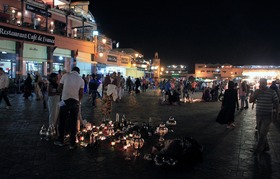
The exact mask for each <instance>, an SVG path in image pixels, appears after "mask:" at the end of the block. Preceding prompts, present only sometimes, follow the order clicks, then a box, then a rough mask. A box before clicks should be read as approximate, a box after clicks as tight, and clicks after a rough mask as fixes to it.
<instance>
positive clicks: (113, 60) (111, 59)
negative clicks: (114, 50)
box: [107, 55, 117, 62]
mask: <svg viewBox="0 0 280 179" xmlns="http://www.w3.org/2000/svg"><path fill="white" fill-rule="evenodd" d="M107 61H108V62H117V57H115V56H111V55H108V58H107Z"/></svg>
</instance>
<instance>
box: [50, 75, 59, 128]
mask: <svg viewBox="0 0 280 179" xmlns="http://www.w3.org/2000/svg"><path fill="white" fill-rule="evenodd" d="M57 77H58V75H57V74H56V73H51V74H50V76H49V83H48V88H47V91H48V97H49V98H48V109H49V126H51V125H54V127H55V128H56V129H57V120H58V115H59V105H58V103H59V100H60V93H59V92H58V91H57V89H58V83H57Z"/></svg>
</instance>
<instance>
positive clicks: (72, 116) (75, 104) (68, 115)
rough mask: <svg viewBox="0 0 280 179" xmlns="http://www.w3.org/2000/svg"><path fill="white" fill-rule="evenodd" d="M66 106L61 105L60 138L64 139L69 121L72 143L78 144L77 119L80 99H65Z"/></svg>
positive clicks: (61, 140)
mask: <svg viewBox="0 0 280 179" xmlns="http://www.w3.org/2000/svg"><path fill="white" fill-rule="evenodd" d="M64 102H65V106H61V107H60V119H59V125H58V133H59V135H58V140H59V141H60V142H63V141H64V134H65V128H66V127H67V123H68V124H69V132H70V145H75V144H76V133H77V120H78V113H79V101H77V100H75V99H72V98H70V99H67V100H64Z"/></svg>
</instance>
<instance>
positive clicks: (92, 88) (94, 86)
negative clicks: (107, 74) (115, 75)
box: [89, 74, 100, 107]
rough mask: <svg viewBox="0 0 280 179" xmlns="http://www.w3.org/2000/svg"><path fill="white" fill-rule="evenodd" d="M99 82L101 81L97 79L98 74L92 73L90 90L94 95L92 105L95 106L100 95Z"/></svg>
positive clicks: (92, 95)
mask: <svg viewBox="0 0 280 179" xmlns="http://www.w3.org/2000/svg"><path fill="white" fill-rule="evenodd" d="M99 84H100V82H99V80H98V79H97V76H96V75H95V74H92V79H91V80H90V82H89V91H90V94H91V97H92V106H93V107H96V104H95V100H96V97H97V95H98V92H97V88H98V86H99Z"/></svg>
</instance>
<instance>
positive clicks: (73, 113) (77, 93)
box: [54, 67, 84, 149]
mask: <svg viewBox="0 0 280 179" xmlns="http://www.w3.org/2000/svg"><path fill="white" fill-rule="evenodd" d="M79 74H80V69H79V68H78V67H74V68H73V69H72V72H71V73H67V74H64V75H63V76H62V78H61V80H60V84H59V87H58V91H61V89H62V96H61V100H62V101H61V102H60V119H59V125H58V133H59V134H58V140H57V141H55V143H54V144H55V145H59V146H63V145H64V134H65V125H66V122H67V121H69V130H70V149H75V148H76V133H77V120H78V113H79V105H80V102H81V100H82V98H83V94H84V91H83V90H84V80H83V79H82V77H81V76H80V75H79Z"/></svg>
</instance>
